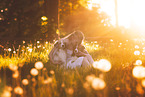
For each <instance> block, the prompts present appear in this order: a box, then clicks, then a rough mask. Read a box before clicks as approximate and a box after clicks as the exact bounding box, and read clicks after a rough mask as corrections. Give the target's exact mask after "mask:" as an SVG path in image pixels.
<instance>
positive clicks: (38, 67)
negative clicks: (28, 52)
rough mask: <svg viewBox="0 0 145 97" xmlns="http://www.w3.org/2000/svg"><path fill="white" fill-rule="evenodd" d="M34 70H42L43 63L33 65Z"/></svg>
mask: <svg viewBox="0 0 145 97" xmlns="http://www.w3.org/2000/svg"><path fill="white" fill-rule="evenodd" d="M35 68H36V69H38V70H40V69H42V68H43V63H42V62H36V63H35Z"/></svg>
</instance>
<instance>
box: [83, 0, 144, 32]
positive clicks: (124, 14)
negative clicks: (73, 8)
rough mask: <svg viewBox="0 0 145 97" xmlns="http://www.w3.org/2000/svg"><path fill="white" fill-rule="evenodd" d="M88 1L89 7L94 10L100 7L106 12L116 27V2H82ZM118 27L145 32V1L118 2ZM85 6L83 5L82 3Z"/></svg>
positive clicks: (90, 0)
mask: <svg viewBox="0 0 145 97" xmlns="http://www.w3.org/2000/svg"><path fill="white" fill-rule="evenodd" d="M81 1H87V3H88V4H87V7H86V8H88V9H89V10H92V8H93V7H97V6H100V8H101V11H103V12H106V13H107V14H108V15H109V16H110V17H111V23H112V25H114V26H115V25H116V16H115V0H81ZM116 1H117V15H118V17H117V18H118V25H119V26H123V27H125V28H131V29H134V30H136V29H137V30H139V31H140V32H142V31H145V28H144V25H145V13H144V9H145V6H144V4H145V0H116ZM81 4H83V3H81Z"/></svg>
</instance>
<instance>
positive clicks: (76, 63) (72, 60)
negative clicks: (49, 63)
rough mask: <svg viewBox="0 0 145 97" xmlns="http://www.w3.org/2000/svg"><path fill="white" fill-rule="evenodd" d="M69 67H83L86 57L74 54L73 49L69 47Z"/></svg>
mask: <svg viewBox="0 0 145 97" xmlns="http://www.w3.org/2000/svg"><path fill="white" fill-rule="evenodd" d="M66 53H67V68H71V69H73V68H75V67H81V65H82V62H83V59H84V57H77V56H72V54H73V51H72V50H68V49H67V52H66Z"/></svg>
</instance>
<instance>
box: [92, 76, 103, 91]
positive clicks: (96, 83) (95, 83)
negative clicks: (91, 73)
mask: <svg viewBox="0 0 145 97" xmlns="http://www.w3.org/2000/svg"><path fill="white" fill-rule="evenodd" d="M105 86H106V84H105V82H104V81H103V80H102V79H100V78H95V79H94V80H93V81H92V87H93V88H94V89H95V90H102V89H104V88H105Z"/></svg>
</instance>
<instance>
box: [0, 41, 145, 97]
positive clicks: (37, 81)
mask: <svg viewBox="0 0 145 97" xmlns="http://www.w3.org/2000/svg"><path fill="white" fill-rule="evenodd" d="M84 45H85V47H86V49H87V50H88V52H89V53H90V54H91V55H92V57H93V58H94V60H95V61H99V60H100V59H106V60H108V61H109V62H110V63H111V65H112V68H111V70H110V71H108V72H103V71H101V70H99V69H96V68H94V67H93V66H92V67H90V68H84V67H81V68H75V69H66V68H60V67H59V66H58V65H52V64H50V62H49V58H48V54H49V52H50V50H51V49H52V47H53V43H50V42H43V43H41V41H36V42H35V43H33V44H32V43H26V42H25V41H23V42H22V44H21V45H19V46H18V48H15V47H14V46H13V47H11V48H10V47H4V48H3V54H2V55H1V56H0V67H1V69H0V75H1V76H0V80H1V81H0V87H1V88H0V95H1V96H2V97H4V96H6V97H11V96H12V97H17V96H18V97H89V96H90V97H134V96H138V97H143V96H145V94H144V90H145V88H144V86H143V84H142V83H141V82H142V80H143V79H144V78H140V79H138V78H135V77H133V74H132V70H133V68H134V67H135V65H134V64H135V61H136V60H141V61H142V66H144V62H145V55H144V47H145V45H144V44H143V42H140V41H137V42H134V41H130V40H125V41H115V40H114V41H112V40H108V41H107V42H103V41H94V42H84ZM137 46H138V47H139V48H138V47H137ZM135 51H140V54H138V53H137V54H135V53H134V52H135ZM36 62H42V63H41V64H38V66H36ZM41 67H42V68H41ZM32 69H33V70H32ZM98 79H99V80H101V81H102V82H98V81H97V80H98ZM103 83H105V85H104V87H103Z"/></svg>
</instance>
